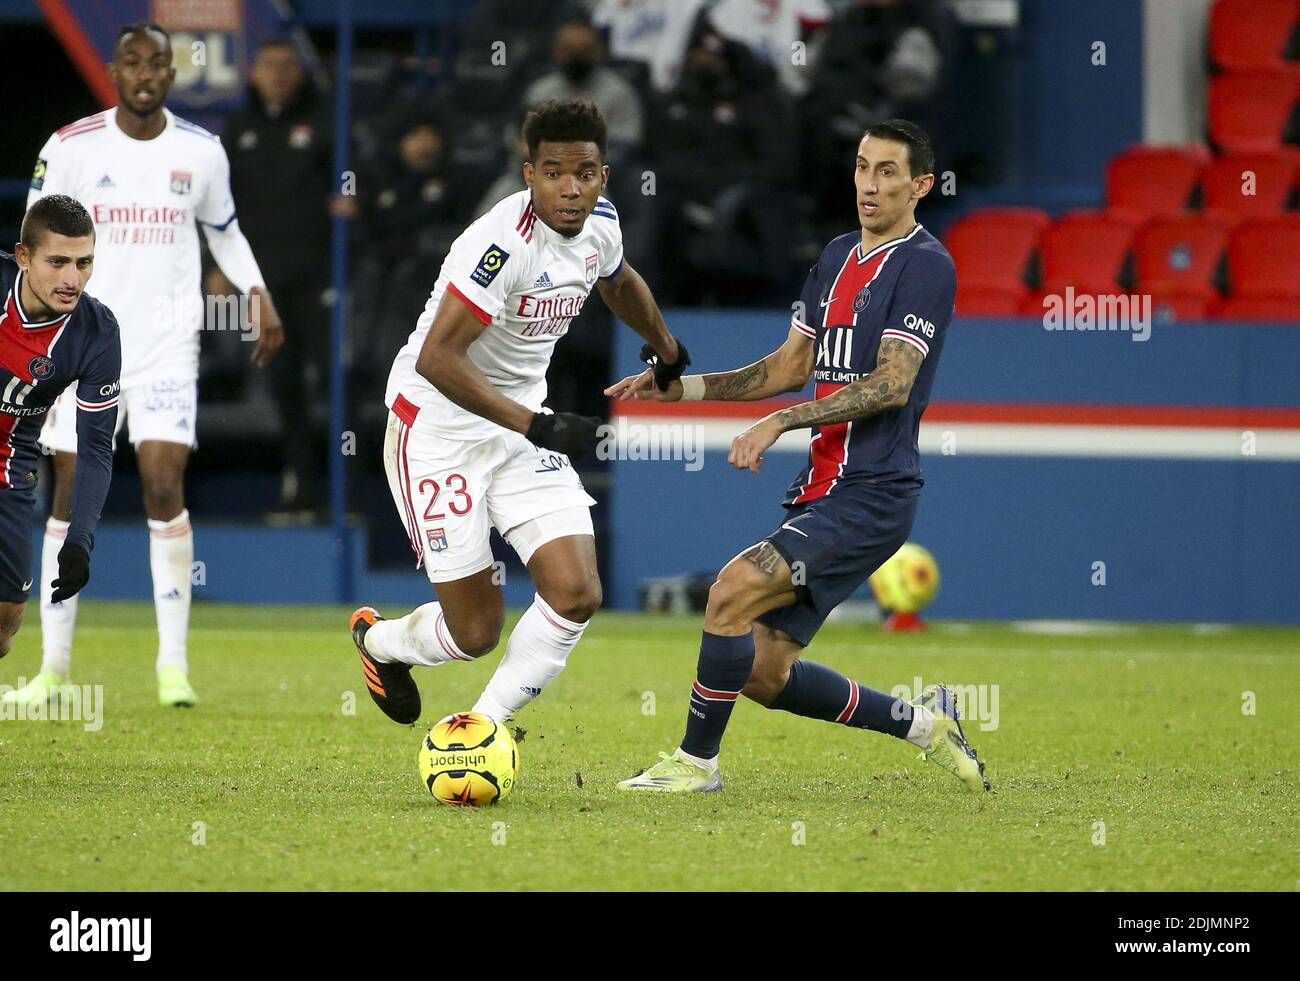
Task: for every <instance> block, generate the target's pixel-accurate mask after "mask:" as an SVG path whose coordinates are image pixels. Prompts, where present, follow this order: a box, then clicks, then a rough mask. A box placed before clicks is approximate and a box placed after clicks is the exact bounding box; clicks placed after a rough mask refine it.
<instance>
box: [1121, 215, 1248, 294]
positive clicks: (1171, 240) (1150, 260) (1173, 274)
mask: <svg viewBox="0 0 1300 981" xmlns="http://www.w3.org/2000/svg"><path fill="white" fill-rule="evenodd" d="M1227 240H1228V227H1227V225H1225V224H1224V223H1223V222H1222V221H1220V220H1218V219H1217V218H1213V217H1207V216H1205V215H1187V216H1185V217H1182V218H1153V219H1152V220H1151V221H1149V222H1147V223H1146V224H1145V225H1143V226H1142V227H1141V228H1140V229H1138V233H1137V237H1136V238H1135V239H1134V240H1133V266H1134V271H1135V273H1136V279H1137V288H1138V292H1140V293H1152V292H1155V291H1157V290H1158V291H1162V292H1164V293H1168V294H1171V295H1173V294H1179V295H1182V296H1190V297H1200V298H1201V300H1202V301H1205V300H1210V299H1214V298H1217V296H1218V293H1217V291H1216V290H1215V288H1214V285H1213V279H1214V274H1215V272H1216V270H1217V269H1218V267H1219V261H1220V260H1221V259H1222V258H1223V248H1224V245H1225V244H1226V243H1227ZM1170 302H1171V303H1174V305H1175V306H1180V303H1181V301H1178V302H1175V301H1173V300H1171V301H1170ZM1202 313H1203V311H1202Z"/></svg>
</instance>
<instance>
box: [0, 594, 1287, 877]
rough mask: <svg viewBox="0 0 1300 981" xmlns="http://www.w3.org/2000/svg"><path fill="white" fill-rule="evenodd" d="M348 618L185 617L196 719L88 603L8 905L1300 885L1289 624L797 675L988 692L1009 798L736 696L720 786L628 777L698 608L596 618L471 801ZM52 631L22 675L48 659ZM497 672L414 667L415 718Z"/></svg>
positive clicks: (12, 845) (14, 826)
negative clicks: (421, 748) (382, 697)
mask: <svg viewBox="0 0 1300 981" xmlns="http://www.w3.org/2000/svg"><path fill="white" fill-rule="evenodd" d="M347 612H348V611H344V610H339V609H304V608H272V607H257V608H236V607H223V608H221V607H219V608H214V607H206V606H199V607H197V608H196V609H195V611H194V617H193V631H192V635H191V657H192V661H193V665H194V670H193V680H194V683H195V687H196V688H197V690H198V692H199V695H200V696H201V698H202V704H201V705H200V706H199V707H198V708H196V709H192V710H181V709H162V708H160V707H159V706H158V704H157V699H156V690H155V685H154V678H153V649H154V643H155V641H154V633H153V611H152V608H151V607H149V606H145V605H141V604H107V603H95V602H85V603H83V604H82V608H81V613H80V623H79V625H78V628H77V629H78V633H77V650H76V663H75V666H74V675H73V678H74V681H75V682H77V683H78V684H102V685H103V686H104V691H105V708H104V716H103V725H102V728H101V729H100V730H99V731H97V732H88V731H85V728H84V726H85V723H83V722H78V721H56V722H49V721H30V720H29V721H0V759H3V761H4V762H3V767H0V841H2V842H3V844H4V851H5V856H4V861H3V862H0V888H5V889H120V888H125V889H205V890H211V889H218V890H219V889H416V890H438V889H450V888H508V889H534V890H540V889H570V888H599V889H605V890H609V889H681V888H686V889H806V890H824V889H934V888H957V889H1089V890H1093V889H1120V890H1124V889H1248V890H1255V889H1271V890H1278V889H1280V890H1294V889H1296V888H1297V887H1298V886H1300V849H1297V848H1296V842H1297V839H1298V837H1300V835H1298V834H1297V831H1298V829H1300V813H1298V812H1300V808H1298V806H1297V797H1298V796H1300V795H1298V792H1297V771H1296V760H1297V750H1298V749H1300V713H1298V712H1297V708H1298V705H1297V701H1298V699H1297V690H1298V689H1300V685H1298V684H1297V678H1298V677H1300V631H1296V630H1281V629H1243V630H1231V631H1226V632H1213V631H1206V630H1199V631H1198V630H1196V629H1193V628H1190V627H1152V628H1140V629H1139V628H1124V629H1120V630H1118V631H1110V632H1105V633H1101V634H1097V635H1084V636H1072V635H1048V634H1026V633H1023V632H1017V631H1015V630H1013V629H1011V628H1010V627H1007V626H1004V625H973V626H965V625H961V624H950V625H944V624H935V625H934V629H932V631H931V632H930V633H928V634H926V635H924V636H893V637H887V636H882V635H881V634H880V633H879V632H878V630H877V628H875V627H868V626H860V625H831V626H828V627H827V628H826V629H825V631H824V632H823V634H822V636H821V637H819V638H818V641H817V643H816V644H815V645H814V647H813V648H812V649H810V651H809V655H808V656H809V657H812V658H814V659H816V660H820V661H823V662H825V663H827V664H830V665H832V666H834V667H836V668H838V669H840V670H843V671H847V672H850V673H851V674H852V675H853V676H855V677H856V678H858V679H859V680H860V681H862V682H864V683H867V684H870V685H873V686H874V687H878V688H886V689H888V688H890V687H892V686H893V685H896V684H906V685H909V686H911V685H912V684H913V683H914V682H913V679H914V678H915V677H917V676H920V678H921V679H922V680H923V682H925V683H929V682H931V681H935V680H946V681H949V682H951V683H954V684H958V685H990V686H992V685H996V686H998V687H997V693H998V701H997V704H996V708H997V723H998V725H997V728H996V729H995V730H993V731H981V730H980V724H979V723H978V722H975V723H974V724H973V725H971V726H970V729H969V731H968V734H969V735H970V738H971V741H972V742H973V743H974V744H975V745H976V746H977V747H978V748H979V750H980V752H981V754H982V755H984V756H985V757H986V758H987V759H988V760H989V775H990V777H991V779H992V781H993V786H994V789H995V790H996V793H995V794H988V795H985V796H983V797H982V798H976V797H974V796H973V795H970V794H968V793H967V792H966V791H965V790H964V789H963V788H962V787H961V786H960V785H959V784H958V783H957V782H956V781H955V780H953V779H952V778H951V777H949V776H947V775H946V774H944V773H943V772H941V771H940V770H939V769H938V768H936V767H934V766H932V765H931V764H928V763H923V762H920V761H918V760H917V759H916V752H915V751H914V750H913V749H912V748H911V747H910V746H908V745H906V744H903V743H901V742H898V741H895V740H893V739H891V738H889V737H886V736H881V735H878V734H876V733H870V732H862V731H857V730H849V729H846V728H844V727H841V726H832V725H829V724H827V723H823V722H815V721H812V720H807V719H801V718H797V717H795V716H791V715H787V714H785V713H779V712H770V711H767V710H764V709H761V708H759V707H757V706H755V705H753V704H751V703H748V702H745V701H743V700H742V702H741V704H740V705H739V707H738V708H737V710H736V714H735V716H734V717H733V720H732V725H731V729H730V732H729V734H728V739H727V743H726V745H725V746H724V754H723V773H724V776H725V778H726V781H727V789H726V790H725V791H724V792H723V793H721V794H713V795H692V796H687V797H668V796H660V795H647V796H640V795H626V794H622V793H620V792H618V791H617V790H615V788H614V784H615V782H616V781H617V780H619V779H620V778H622V777H626V776H628V775H630V774H632V773H634V772H636V771H637V770H638V769H640V768H642V767H644V766H647V765H649V764H651V763H653V762H654V761H655V760H656V758H657V756H656V754H657V753H658V751H660V750H670V749H672V748H673V747H674V746H675V745H676V740H677V738H678V736H679V734H680V727H681V725H682V719H683V713H684V711H685V697H686V692H687V687H688V685H689V683H690V681H691V678H692V676H693V672H694V664H695V654H696V645H697V642H698V636H699V620H698V618H693V617H681V618H676V617H659V616H635V615H619V614H608V613H606V614H602V615H601V616H600V617H599V618H598V619H597V620H596V622H595V623H594V624H593V626H592V627H591V629H590V630H589V631H588V632H587V635H586V638H585V639H584V640H583V642H582V644H581V646H580V647H579V648H578V650H577V652H576V654H575V656H574V659H573V662H572V664H571V665H570V667H569V669H568V670H567V671H566V672H565V674H564V675H563V676H562V677H561V678H560V679H559V680H558V681H557V682H556V683H555V684H554V685H553V686H552V687H551V689H550V690H548V691H547V692H546V694H545V695H544V696H543V697H542V698H541V699H540V700H539V701H538V702H537V703H535V704H534V705H533V706H531V707H530V708H529V709H527V710H526V711H525V713H524V714H523V716H522V717H521V719H520V720H519V721H520V724H521V725H523V727H524V728H525V729H526V730H527V735H526V737H525V739H524V742H523V743H522V745H521V747H520V750H521V754H522V759H523V775H522V780H521V783H520V785H519V787H518V789H517V790H516V792H515V794H514V795H513V796H512V797H511V798H510V799H509V800H508V801H507V802H505V804H503V805H502V806H500V807H496V808H487V809H483V810H471V809H465V808H452V807H443V806H439V805H437V804H436V803H435V802H434V801H433V800H432V799H431V798H430V797H429V795H428V794H427V793H426V792H425V790H424V788H423V787H422V786H421V783H420V780H419V777H418V774H417V770H416V751H417V747H418V744H419V742H420V738H421V736H422V735H423V728H422V727H412V728H403V727H400V726H397V725H394V724H393V723H391V722H389V721H388V720H387V719H386V718H384V717H383V716H382V715H381V714H380V712H379V711H378V709H377V708H375V706H374V705H373V704H372V703H371V702H370V699H369V697H368V695H367V693H366V688H365V685H364V684H363V682H362V678H361V671H360V668H359V666H358V663H357V658H356V655H355V653H354V652H353V650H352V646H351V642H350V640H349V639H348V636H347V633H346V631H345V629H344V627H345V623H346V614H347ZM388 612H400V611H388ZM35 613H36V611H35V610H34V609H33V610H32V611H31V615H30V617H29V623H28V624H27V626H26V628H25V629H24V631H23V633H22V634H21V635H20V636H19V639H18V644H17V647H16V650H15V651H14V653H12V654H11V655H10V656H9V657H8V658H7V659H5V660H4V661H3V662H0V681H2V682H3V683H5V684H13V683H14V681H15V680H16V679H17V678H18V677H19V676H30V675H31V674H33V673H34V672H35V671H36V670H37V667H38V663H39V650H40V643H39V629H38V623H37V620H38V618H37V616H36V615H35ZM498 656H499V655H496V654H493V655H489V657H488V658H487V659H485V661H483V662H481V663H478V664H450V665H446V666H444V667H441V668H437V669H418V670H417V678H418V680H419V682H420V687H421V689H422V691H423V695H424V699H425V720H426V721H425V723H424V724H425V725H427V724H428V723H429V722H431V721H433V720H435V719H436V718H438V717H439V716H440V715H443V714H445V713H447V712H450V711H452V710H456V709H464V708H468V707H469V706H470V705H471V704H472V703H473V701H474V699H475V698H476V696H477V694H478V692H479V690H480V689H481V687H482V685H483V684H484V683H485V682H486V680H487V678H488V676H489V673H490V672H491V670H492V668H493V666H494V665H495V664H496V661H497V657H498ZM1252 692H1253V693H1254V695H1253V696H1251V695H1250V694H1248V693H1252ZM990 695H991V689H990ZM1252 699H1253V703H1254V704H1253V711H1254V714H1245V713H1243V706H1245V707H1246V708H1247V709H1249V708H1250V707H1251V704H1250V703H1251V701H1252ZM354 700H355V712H354V713H353V712H349V711H347V710H348V709H349V708H350V707H351V706H352V705H353V702H354ZM985 708H986V709H987V710H989V711H988V712H986V714H988V715H991V714H992V711H991V710H992V708H993V703H992V702H991V701H986V703H985ZM1103 825H1104V827H1103ZM800 841H802V842H803V843H802V844H798V843H797V842H800Z"/></svg>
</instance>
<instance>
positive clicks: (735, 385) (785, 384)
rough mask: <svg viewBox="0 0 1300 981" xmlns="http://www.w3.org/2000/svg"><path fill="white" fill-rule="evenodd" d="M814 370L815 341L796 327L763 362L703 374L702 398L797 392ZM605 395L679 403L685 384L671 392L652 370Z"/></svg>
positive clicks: (725, 399) (732, 399) (748, 399)
mask: <svg viewBox="0 0 1300 981" xmlns="http://www.w3.org/2000/svg"><path fill="white" fill-rule="evenodd" d="M812 371H813V339H812V338H811V337H809V336H808V335H806V334H804V333H802V332H800V331H799V330H797V329H796V328H794V327H791V328H790V334H789V336H788V337H786V339H785V343H784V344H782V345H781V346H780V347H779V348H777V349H776V350H775V351H773V352H772V353H771V354H769V355H768V356H767V357H765V358H764V359H763V360H761V361H755V362H754V363H753V364H751V365H746V366H745V367H743V368H737V369H736V370H735V371H719V372H715V373H713V374H709V375H701V376H699V377H700V378H702V379H703V382H704V394H703V396H702V397H703V398H705V399H711V400H713V401H717V402H755V401H758V400H759V399H766V398H771V397H772V396H773V395H780V394H781V393H782V392H797V391H799V389H801V388H803V387H804V386H805V385H807V384H808V379H809V378H811V377H812ZM605 394H606V395H612V396H615V397H617V398H619V399H653V400H655V401H657V402H676V401H677V400H678V399H680V398H681V397H682V383H681V382H680V381H675V382H673V383H672V384H671V385H670V386H669V387H668V391H666V392H661V391H659V389H657V388H656V387H655V385H654V373H653V371H643V372H642V373H641V374H639V375H632V376H630V377H628V378H624V379H623V380H622V381H621V382H618V383H617V384H616V385H611V386H610V387H609V388H607V389H605Z"/></svg>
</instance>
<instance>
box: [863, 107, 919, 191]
mask: <svg viewBox="0 0 1300 981" xmlns="http://www.w3.org/2000/svg"><path fill="white" fill-rule="evenodd" d="M862 135H863V137H864V138H865V137H868V136H873V137H875V138H876V139H878V140H891V141H893V142H894V143H902V144H903V145H904V146H905V147H907V169H908V171H909V172H910V173H911V175H912V176H913V177H920V176H921V175H923V174H933V173H934V144H932V143H931V142H930V137H929V135H928V134H927V133H926V132H925V130H923V129H921V127H920V126H918V125H916V123H909V122H908V121H907V120H906V119H886V120H885V121H884V122H883V123H873V124H872V125H870V126H868V127H867V129H866V131H865V132H864V133H863V134H862Z"/></svg>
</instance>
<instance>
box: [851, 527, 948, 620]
mask: <svg viewBox="0 0 1300 981" xmlns="http://www.w3.org/2000/svg"><path fill="white" fill-rule="evenodd" d="M868 582H870V583H871V591H872V592H873V593H875V594H876V602H877V603H879V604H880V605H881V606H882V607H884V608H885V609H886V610H890V611H892V612H894V613H917V612H919V611H921V610H923V609H925V608H926V607H927V606H929V605H930V603H931V601H932V600H933V599H934V597H935V594H936V593H938V592H939V565H938V563H937V562H935V561H934V556H933V555H931V554H930V553H929V552H927V551H926V550H925V549H923V548H922V547H921V546H920V545H913V544H912V543H911V542H908V543H907V544H905V545H904V546H903V547H902V548H900V549H899V550H898V551H897V552H895V553H894V554H893V555H891V556H890V557H889V558H888V559H886V560H885V563H884V565H882V566H881V567H880V568H879V569H877V570H876V571H875V572H873V573H872V574H871V578H870V579H869V580H868Z"/></svg>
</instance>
